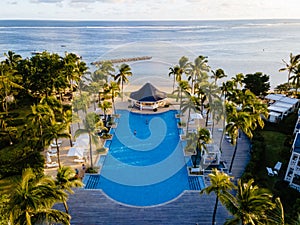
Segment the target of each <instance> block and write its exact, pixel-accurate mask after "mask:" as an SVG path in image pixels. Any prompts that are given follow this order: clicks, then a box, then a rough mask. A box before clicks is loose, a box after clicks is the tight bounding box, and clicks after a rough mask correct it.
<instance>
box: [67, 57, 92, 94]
mask: <svg viewBox="0 0 300 225" xmlns="http://www.w3.org/2000/svg"><path fill="white" fill-rule="evenodd" d="M63 64H64V65H63V70H62V73H63V77H64V78H65V79H67V81H68V82H69V86H70V87H71V91H73V83H74V82H75V84H78V82H79V81H80V80H81V77H82V75H83V74H84V73H85V72H86V71H87V69H88V67H87V66H86V63H85V62H83V61H81V57H80V56H78V55H76V54H74V53H67V52H66V53H65V57H64V58H63Z"/></svg>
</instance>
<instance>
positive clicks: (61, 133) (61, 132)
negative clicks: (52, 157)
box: [43, 121, 71, 168]
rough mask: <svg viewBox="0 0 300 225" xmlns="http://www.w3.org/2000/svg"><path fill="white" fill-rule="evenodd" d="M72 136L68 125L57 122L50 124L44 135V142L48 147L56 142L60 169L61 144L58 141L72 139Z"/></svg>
mask: <svg viewBox="0 0 300 225" xmlns="http://www.w3.org/2000/svg"><path fill="white" fill-rule="evenodd" d="M70 137H71V134H70V133H69V130H68V126H67V124H66V123H59V122H56V121H53V122H52V123H51V124H49V125H48V126H47V127H46V129H45V131H44V134H43V140H44V142H45V144H46V145H48V146H49V145H50V144H51V143H52V141H53V140H54V143H56V150H57V161H58V165H59V168H60V167H61V164H60V151H59V144H58V139H59V138H70Z"/></svg>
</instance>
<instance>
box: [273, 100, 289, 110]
mask: <svg viewBox="0 0 300 225" xmlns="http://www.w3.org/2000/svg"><path fill="white" fill-rule="evenodd" d="M272 106H277V107H282V108H289V109H290V108H292V107H293V104H290V103H287V102H281V101H277V102H275V103H274V104H272Z"/></svg>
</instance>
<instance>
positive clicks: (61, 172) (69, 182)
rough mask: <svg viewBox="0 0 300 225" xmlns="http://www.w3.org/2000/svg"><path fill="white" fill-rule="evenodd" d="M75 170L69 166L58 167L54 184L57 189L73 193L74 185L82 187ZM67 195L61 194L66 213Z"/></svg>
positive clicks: (67, 208) (67, 210)
mask: <svg viewBox="0 0 300 225" xmlns="http://www.w3.org/2000/svg"><path fill="white" fill-rule="evenodd" d="M75 175H76V174H75V171H74V169H72V168H71V167H67V166H63V167H61V168H59V169H58V171H57V174H56V180H55V184H56V186H57V188H58V190H60V191H63V192H64V193H65V192H67V193H69V194H74V191H73V189H72V188H75V187H82V186H83V183H82V182H81V180H80V179H78V178H77V177H76V176H75ZM66 196H67V195H65V194H63V195H62V201H63V204H64V207H65V210H66V213H68V214H69V207H68V204H67V198H66Z"/></svg>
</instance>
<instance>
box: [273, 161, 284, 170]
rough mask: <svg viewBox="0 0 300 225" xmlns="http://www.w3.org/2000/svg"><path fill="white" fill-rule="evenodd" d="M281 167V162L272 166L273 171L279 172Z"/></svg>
mask: <svg viewBox="0 0 300 225" xmlns="http://www.w3.org/2000/svg"><path fill="white" fill-rule="evenodd" d="M281 165H282V163H281V162H277V163H276V165H275V166H274V170H275V171H277V172H279V170H280V169H281Z"/></svg>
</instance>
